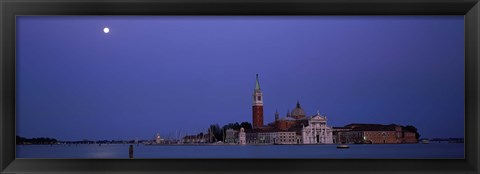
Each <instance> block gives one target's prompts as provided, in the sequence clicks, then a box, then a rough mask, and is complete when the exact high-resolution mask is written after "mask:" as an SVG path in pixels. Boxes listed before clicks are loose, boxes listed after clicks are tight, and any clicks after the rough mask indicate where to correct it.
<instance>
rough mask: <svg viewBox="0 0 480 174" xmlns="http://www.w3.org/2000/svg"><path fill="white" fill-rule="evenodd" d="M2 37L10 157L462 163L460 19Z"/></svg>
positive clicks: (57, 23)
mask: <svg viewBox="0 0 480 174" xmlns="http://www.w3.org/2000/svg"><path fill="white" fill-rule="evenodd" d="M15 39H16V42H15V44H16V45H15V57H16V58H15V110H14V112H15V124H16V125H15V135H16V139H15V155H16V158H26V159H44V158H48V159H92V158H94V159H464V158H465V115H466V110H465V108H466V104H465V100H466V99H465V97H466V96H465V93H466V90H465V88H466V85H465V84H466V80H465V79H466V78H465V74H466V68H465V67H466V64H465V56H466V55H465V43H466V41H465V16H464V15H422V16H410V15H312V16H308V15H306V16H281V15H279V16H268V15H267V16H242V15H236V16H228V15H227V16H215V15H212V16H188V15H164V16H161V15H160V16H155V15H152V16H128V15H126V16H108V15H106V16H97V15H91V16H74V15H72V16H62V15H53V16H48V15H46V16H41V15H40V16H29V15H24V16H16V22H15ZM477 49H478V48H477ZM12 141H13V140H12ZM467 141H468V140H467Z"/></svg>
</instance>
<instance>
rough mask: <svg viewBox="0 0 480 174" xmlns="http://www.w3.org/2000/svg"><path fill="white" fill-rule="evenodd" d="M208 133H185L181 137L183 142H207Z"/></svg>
mask: <svg viewBox="0 0 480 174" xmlns="http://www.w3.org/2000/svg"><path fill="white" fill-rule="evenodd" d="M208 140H209V134H204V133H200V134H197V135H186V136H184V137H183V138H182V141H181V142H182V143H183V144H195V143H207V142H208Z"/></svg>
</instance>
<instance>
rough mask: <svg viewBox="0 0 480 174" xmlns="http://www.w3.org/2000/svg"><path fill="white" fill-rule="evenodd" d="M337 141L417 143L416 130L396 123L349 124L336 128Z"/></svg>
mask: <svg viewBox="0 0 480 174" xmlns="http://www.w3.org/2000/svg"><path fill="white" fill-rule="evenodd" d="M334 132H335V133H334V137H335V139H336V142H337V143H347V144H349V143H362V144H399V143H417V142H418V139H417V137H416V133H415V132H411V131H409V130H406V129H404V127H403V126H400V125H396V124H389V125H381V124H349V125H346V126H344V127H343V128H336V129H334Z"/></svg>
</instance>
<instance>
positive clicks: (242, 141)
mask: <svg viewBox="0 0 480 174" xmlns="http://www.w3.org/2000/svg"><path fill="white" fill-rule="evenodd" d="M238 143H239V144H247V135H246V133H245V129H243V127H242V128H240V132H239V133H238Z"/></svg>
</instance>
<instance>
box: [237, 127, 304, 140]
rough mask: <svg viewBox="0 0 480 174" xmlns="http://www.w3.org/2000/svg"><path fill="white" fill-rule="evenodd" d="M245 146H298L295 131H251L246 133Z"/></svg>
mask: <svg viewBox="0 0 480 174" xmlns="http://www.w3.org/2000/svg"><path fill="white" fill-rule="evenodd" d="M246 143H247V144H300V143H301V141H300V138H297V132H295V131H281V130H275V129H252V130H248V131H247V132H246Z"/></svg>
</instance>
